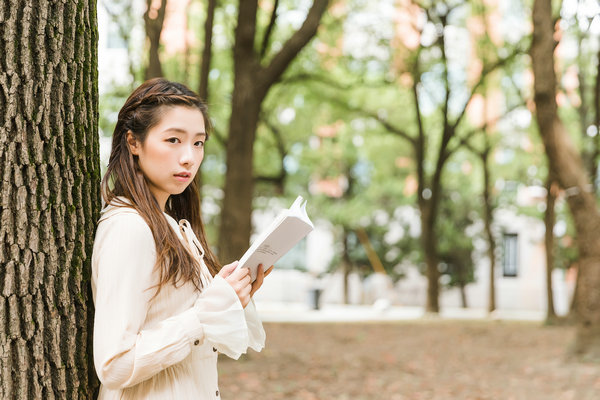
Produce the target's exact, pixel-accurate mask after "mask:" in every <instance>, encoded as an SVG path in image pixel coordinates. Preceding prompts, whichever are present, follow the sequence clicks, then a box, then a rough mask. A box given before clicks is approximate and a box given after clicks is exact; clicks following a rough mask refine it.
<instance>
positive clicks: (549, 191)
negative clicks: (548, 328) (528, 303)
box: [544, 170, 558, 323]
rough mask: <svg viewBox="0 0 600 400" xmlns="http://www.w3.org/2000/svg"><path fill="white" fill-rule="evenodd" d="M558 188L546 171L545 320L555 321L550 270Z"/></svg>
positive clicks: (552, 263) (551, 269)
mask: <svg viewBox="0 0 600 400" xmlns="http://www.w3.org/2000/svg"><path fill="white" fill-rule="evenodd" d="M557 190H558V187H557V184H556V181H555V179H554V174H553V173H552V171H551V170H550V171H548V177H547V180H546V212H545V213H544V226H545V227H546V232H545V235H544V243H545V245H546V297H547V301H546V303H547V309H546V322H548V323H552V322H555V321H556V311H555V310H554V294H553V291H552V271H553V270H554V224H555V221H556V216H555V212H554V205H555V203H556V192H557Z"/></svg>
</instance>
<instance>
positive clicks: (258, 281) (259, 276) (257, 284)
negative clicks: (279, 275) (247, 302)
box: [250, 264, 273, 297]
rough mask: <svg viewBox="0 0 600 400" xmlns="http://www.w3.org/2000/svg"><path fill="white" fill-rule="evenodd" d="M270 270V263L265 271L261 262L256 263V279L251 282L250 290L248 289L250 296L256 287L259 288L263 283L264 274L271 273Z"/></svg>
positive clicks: (271, 268)
mask: <svg viewBox="0 0 600 400" xmlns="http://www.w3.org/2000/svg"><path fill="white" fill-rule="evenodd" d="M271 271H273V266H272V265H271V266H270V267H269V269H268V270H267V271H266V272H265V269H264V267H263V265H262V264H259V265H258V270H257V272H256V280H255V281H254V282H253V283H252V290H251V291H250V297H252V296H254V293H256V291H257V290H258V289H260V287H261V286H262V284H263V280H264V279H265V276H267V275H269V274H270V273H271Z"/></svg>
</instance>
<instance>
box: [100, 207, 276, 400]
mask: <svg viewBox="0 0 600 400" xmlns="http://www.w3.org/2000/svg"><path fill="white" fill-rule="evenodd" d="M165 217H166V219H167V220H168V222H169V224H170V225H171V227H172V228H173V229H175V231H176V232H177V234H178V236H179V238H180V239H181V240H182V242H183V244H184V245H185V246H189V247H191V248H192V249H194V252H195V253H196V256H197V257H198V258H200V259H201V264H202V268H203V274H202V275H203V285H204V286H203V290H202V291H201V292H198V291H197V290H196V289H195V287H194V286H193V285H192V284H191V283H189V282H188V283H186V284H182V285H181V284H180V285H178V286H177V287H175V286H174V285H172V284H169V285H163V287H162V288H161V290H160V292H159V294H158V295H157V296H155V297H153V296H154V295H155V293H156V284H157V283H158V272H157V271H156V270H155V268H154V265H155V261H156V248H155V245H154V237H153V236H152V232H151V231H150V227H149V226H148V225H147V224H146V222H145V221H144V219H143V218H142V217H141V216H140V215H139V214H138V213H137V211H135V210H134V209H132V208H129V207H115V206H112V205H109V206H107V207H106V208H105V209H104V210H102V215H101V218H100V221H99V224H98V229H97V231H96V238H95V241H94V251H93V255H92V294H93V299H94V304H95V308H96V314H95V321H94V364H95V367H96V372H97V374H98V377H99V378H100V382H101V383H102V385H101V387H100V395H99V397H98V398H99V399H101V400H105V399H147V400H150V399H161V400H168V399H178V400H185V399H195V400H204V399H219V398H220V392H219V388H218V382H217V354H218V353H217V352H221V353H224V354H226V355H227V356H229V357H231V358H234V359H237V358H239V356H240V355H241V354H242V353H245V352H246V350H247V348H248V347H250V348H252V349H254V350H256V351H260V350H262V348H263V347H264V344H265V332H264V330H263V326H262V323H261V321H260V319H259V318H258V315H257V313H256V309H255V308H254V304H253V302H252V301H251V302H250V303H249V304H248V305H247V306H246V308H245V309H244V308H243V307H242V305H241V303H240V301H239V299H238V297H237V295H236V293H235V291H234V290H233V288H232V287H231V286H230V285H229V284H228V283H227V282H226V281H225V280H224V279H223V278H221V277H220V276H215V277H214V278H212V277H211V276H210V273H208V268H207V267H206V264H205V263H204V261H203V259H202V256H203V251H202V247H201V246H200V244H199V243H198V240H197V238H196V236H195V235H194V233H193V231H192V230H191V228H190V227H189V224H188V223H187V221H182V222H180V224H179V226H178V224H177V222H176V221H175V220H174V219H173V218H172V217H170V216H168V215H167V214H165ZM189 247H188V248H189Z"/></svg>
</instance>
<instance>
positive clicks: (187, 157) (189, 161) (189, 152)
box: [180, 146, 195, 165]
mask: <svg viewBox="0 0 600 400" xmlns="http://www.w3.org/2000/svg"><path fill="white" fill-rule="evenodd" d="M194 161H195V160H194V149H193V148H192V147H191V146H184V147H183V149H182V151H181V155H180V162H181V164H183V165H194Z"/></svg>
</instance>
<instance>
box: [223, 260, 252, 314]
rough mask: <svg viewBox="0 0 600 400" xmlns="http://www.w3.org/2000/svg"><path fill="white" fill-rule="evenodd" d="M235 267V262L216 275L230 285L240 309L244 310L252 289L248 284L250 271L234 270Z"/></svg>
mask: <svg viewBox="0 0 600 400" xmlns="http://www.w3.org/2000/svg"><path fill="white" fill-rule="evenodd" d="M237 265H238V262H237V261H234V262H232V263H231V264H227V265H225V266H224V267H223V268H221V270H220V271H219V273H218V275H219V276H220V277H221V278H223V279H225V281H226V282H227V283H229V285H231V287H232V288H233V290H235V294H237V296H238V298H239V299H240V303H242V307H244V308H246V306H247V305H248V303H249V302H250V296H251V291H252V287H253V285H251V282H250V280H251V278H250V270H249V269H248V268H240V269H235V267H237ZM261 283H262V281H261Z"/></svg>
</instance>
